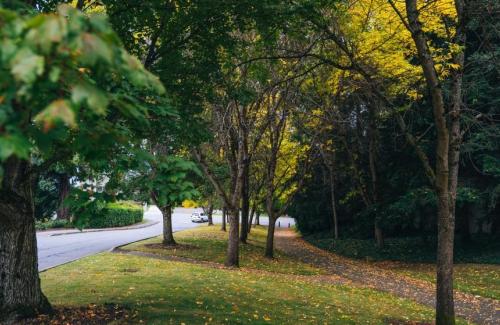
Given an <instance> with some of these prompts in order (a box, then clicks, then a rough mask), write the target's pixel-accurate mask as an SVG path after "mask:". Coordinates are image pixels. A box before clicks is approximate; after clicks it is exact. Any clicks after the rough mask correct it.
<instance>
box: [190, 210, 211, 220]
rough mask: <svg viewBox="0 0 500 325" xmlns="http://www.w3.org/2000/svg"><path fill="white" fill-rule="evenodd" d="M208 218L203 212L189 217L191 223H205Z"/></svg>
mask: <svg viewBox="0 0 500 325" xmlns="http://www.w3.org/2000/svg"><path fill="white" fill-rule="evenodd" d="M207 221H208V216H207V215H206V214H205V213H203V212H194V213H193V214H192V215H191V222H207Z"/></svg>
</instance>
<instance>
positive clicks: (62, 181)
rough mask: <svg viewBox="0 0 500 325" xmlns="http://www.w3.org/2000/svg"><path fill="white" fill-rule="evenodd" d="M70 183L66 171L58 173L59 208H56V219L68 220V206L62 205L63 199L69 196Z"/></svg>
mask: <svg viewBox="0 0 500 325" xmlns="http://www.w3.org/2000/svg"><path fill="white" fill-rule="evenodd" d="M70 189H71V184H70V182H69V175H68V174H66V173H63V174H60V175H59V208H58V209H57V219H64V220H69V218H70V216H69V208H68V207H66V206H64V201H65V200H66V198H67V197H68V196H69V191H70Z"/></svg>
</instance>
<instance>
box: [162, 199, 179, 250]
mask: <svg viewBox="0 0 500 325" xmlns="http://www.w3.org/2000/svg"><path fill="white" fill-rule="evenodd" d="M160 210H161V213H162V215H163V245H167V246H175V245H177V243H176V242H175V239H174V233H173V231H172V207H170V206H165V207H161V208H160Z"/></svg>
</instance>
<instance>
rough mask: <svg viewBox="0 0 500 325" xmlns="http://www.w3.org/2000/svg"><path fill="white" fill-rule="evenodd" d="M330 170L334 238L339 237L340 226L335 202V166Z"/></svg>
mask: <svg viewBox="0 0 500 325" xmlns="http://www.w3.org/2000/svg"><path fill="white" fill-rule="evenodd" d="M328 170H329V172H330V198H331V201H332V202H331V203H332V216H333V238H334V239H339V226H338V219H337V206H336V203H335V177H334V175H333V168H331V167H330V168H328Z"/></svg>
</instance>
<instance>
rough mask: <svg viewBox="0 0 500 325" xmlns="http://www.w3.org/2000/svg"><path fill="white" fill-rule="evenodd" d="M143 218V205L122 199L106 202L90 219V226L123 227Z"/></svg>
mask: <svg viewBox="0 0 500 325" xmlns="http://www.w3.org/2000/svg"><path fill="white" fill-rule="evenodd" d="M142 219H143V209H142V206H141V205H139V204H137V203H134V202H129V201H120V202H114V203H108V204H106V207H105V208H104V209H102V210H101V211H100V212H99V213H98V214H97V215H95V216H93V217H92V218H90V220H89V224H88V225H87V227H88V228H110V227H123V226H129V225H133V224H135V223H139V222H141V221H142Z"/></svg>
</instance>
